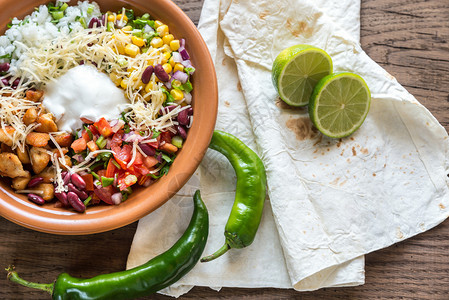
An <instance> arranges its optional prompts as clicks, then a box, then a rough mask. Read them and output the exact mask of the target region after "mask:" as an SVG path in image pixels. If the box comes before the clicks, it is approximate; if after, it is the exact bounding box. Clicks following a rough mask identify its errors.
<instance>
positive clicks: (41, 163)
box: [30, 147, 51, 174]
mask: <svg viewBox="0 0 449 300" xmlns="http://www.w3.org/2000/svg"><path fill="white" fill-rule="evenodd" d="M50 158H51V157H50V154H48V153H47V150H46V149H44V148H39V147H33V148H31V149H30V159H31V166H32V167H33V171H34V173H36V174H39V173H40V172H42V171H43V170H44V169H45V168H46V167H47V165H48V163H49V162H50Z"/></svg>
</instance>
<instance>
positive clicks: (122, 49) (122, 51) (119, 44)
mask: <svg viewBox="0 0 449 300" xmlns="http://www.w3.org/2000/svg"><path fill="white" fill-rule="evenodd" d="M115 46H116V47H117V51H118V53H119V54H122V55H123V54H125V47H124V46H123V43H122V42H119V41H116V42H115Z"/></svg>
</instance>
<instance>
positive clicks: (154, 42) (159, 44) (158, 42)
mask: <svg viewBox="0 0 449 300" xmlns="http://www.w3.org/2000/svg"><path fill="white" fill-rule="evenodd" d="M163 44H164V42H163V41H162V39H161V38H160V37H154V38H153V39H152V40H151V42H150V45H151V46H152V47H153V48H159V47H162V45H163Z"/></svg>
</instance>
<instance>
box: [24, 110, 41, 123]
mask: <svg viewBox="0 0 449 300" xmlns="http://www.w3.org/2000/svg"><path fill="white" fill-rule="evenodd" d="M37 117H38V113H37V109H36V108H34V107H32V108H28V109H27V111H26V112H25V114H24V115H23V123H25V125H27V126H28V125H30V124H31V123H34V122H36V120H37Z"/></svg>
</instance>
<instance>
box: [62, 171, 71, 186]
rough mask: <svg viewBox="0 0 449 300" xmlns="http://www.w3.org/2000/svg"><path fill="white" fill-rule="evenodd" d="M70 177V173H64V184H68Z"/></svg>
mask: <svg viewBox="0 0 449 300" xmlns="http://www.w3.org/2000/svg"><path fill="white" fill-rule="evenodd" d="M61 175H62V174H61ZM70 178H71V176H70V173H69V172H67V173H66V174H65V175H64V179H63V180H64V185H66V184H68V183H69V182H70Z"/></svg>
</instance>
